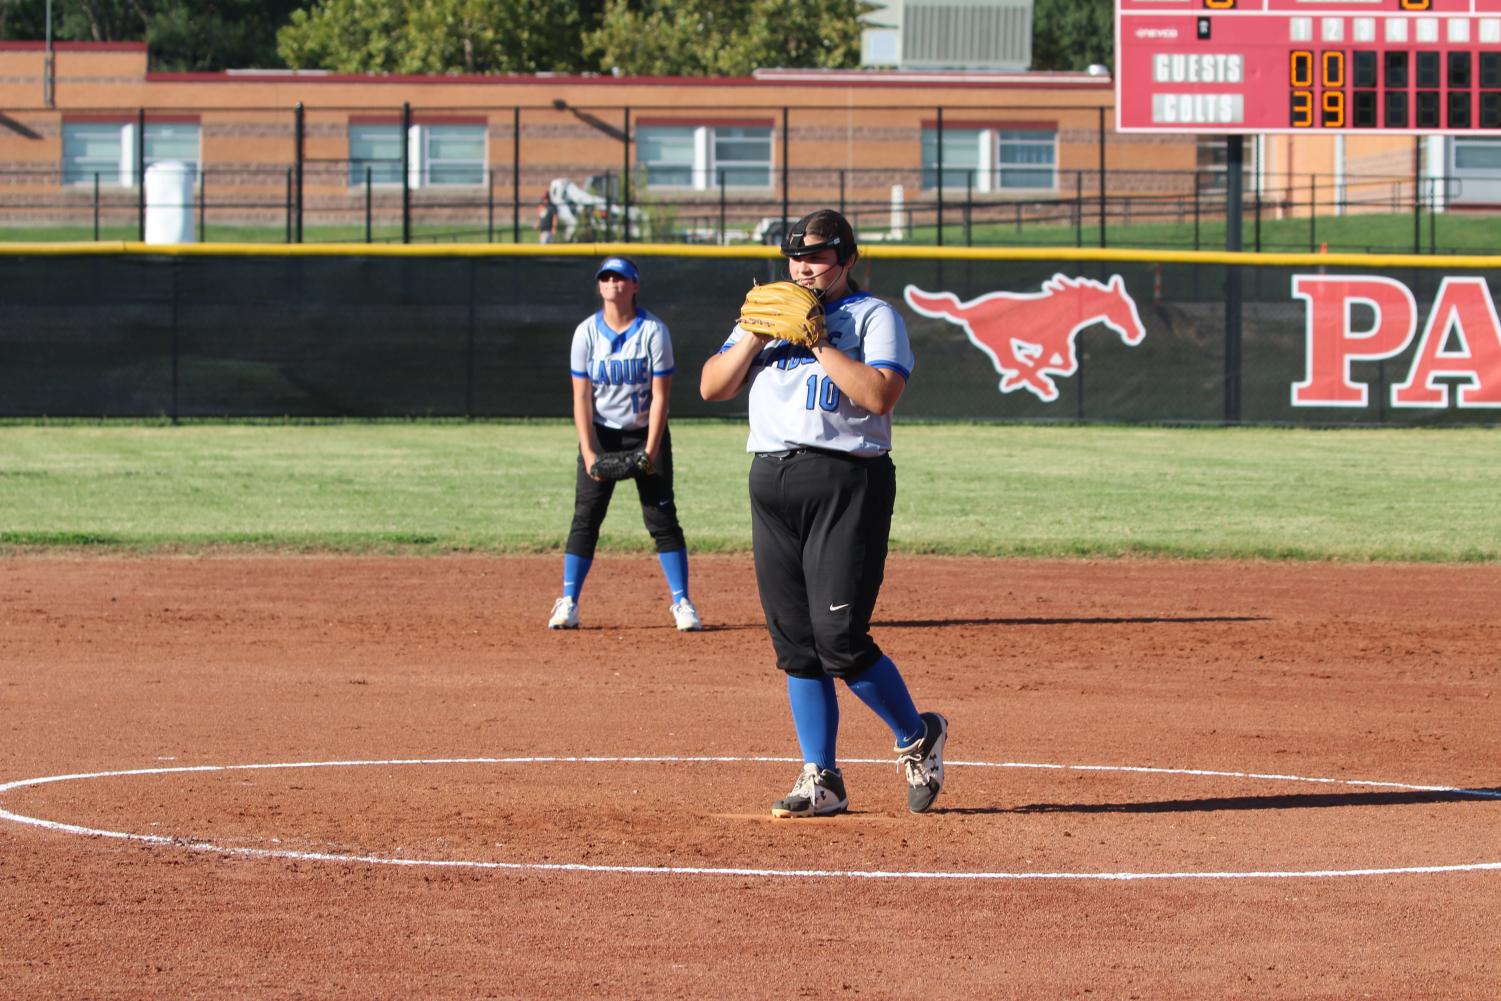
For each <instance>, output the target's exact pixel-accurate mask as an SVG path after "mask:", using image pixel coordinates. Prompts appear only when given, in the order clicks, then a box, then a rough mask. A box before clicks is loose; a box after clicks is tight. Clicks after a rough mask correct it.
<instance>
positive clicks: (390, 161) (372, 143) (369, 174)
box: [349, 122, 401, 187]
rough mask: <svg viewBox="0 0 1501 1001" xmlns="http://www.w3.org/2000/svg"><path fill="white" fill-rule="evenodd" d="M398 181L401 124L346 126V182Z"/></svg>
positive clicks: (359, 184)
mask: <svg viewBox="0 0 1501 1001" xmlns="http://www.w3.org/2000/svg"><path fill="white" fill-rule="evenodd" d="M367 179H368V180H369V182H370V183H371V184H397V185H399V184H400V183H401V124H400V123H399V122H398V123H396V124H393V125H385V124H380V125H368V124H367V125H357V124H351V125H350V126H349V185H350V187H360V186H362V185H364V183H365V182H366V180H367Z"/></svg>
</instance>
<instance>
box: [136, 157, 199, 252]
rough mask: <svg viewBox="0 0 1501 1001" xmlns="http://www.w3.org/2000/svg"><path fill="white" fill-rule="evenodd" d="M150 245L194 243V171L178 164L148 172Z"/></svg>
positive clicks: (161, 165)
mask: <svg viewBox="0 0 1501 1001" xmlns="http://www.w3.org/2000/svg"><path fill="white" fill-rule="evenodd" d="M146 242H147V243H192V242H194V233H193V169H192V168H191V167H189V166H188V165H187V164H185V163H182V162H180V161H178V160H162V161H161V162H159V163H153V164H152V165H151V166H149V167H147V168H146Z"/></svg>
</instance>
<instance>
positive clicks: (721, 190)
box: [719, 167, 729, 247]
mask: <svg viewBox="0 0 1501 1001" xmlns="http://www.w3.org/2000/svg"><path fill="white" fill-rule="evenodd" d="M724 195H725V192H724V168H722V167H721V168H720V169H719V245H720V246H721V247H723V246H724V245H725V244H726V243H728V242H729V238H728V237H726V236H725V218H724V213H725V203H724Z"/></svg>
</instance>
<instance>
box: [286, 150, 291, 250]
mask: <svg viewBox="0 0 1501 1001" xmlns="http://www.w3.org/2000/svg"><path fill="white" fill-rule="evenodd" d="M286 242H287V243H291V242H292V168H291V167H288V168H287V239H286Z"/></svg>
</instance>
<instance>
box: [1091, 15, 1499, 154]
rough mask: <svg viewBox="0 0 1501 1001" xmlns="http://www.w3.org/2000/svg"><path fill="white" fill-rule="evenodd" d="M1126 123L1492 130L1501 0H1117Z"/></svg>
mask: <svg viewBox="0 0 1501 1001" xmlns="http://www.w3.org/2000/svg"><path fill="white" fill-rule="evenodd" d="M1115 65H1116V70H1115V109H1116V110H1115V115H1116V128H1117V129H1118V130H1119V131H1122V132H1205V133H1214V134H1219V135H1224V134H1229V133H1266V132H1293V133H1296V132H1326V133H1331V134H1333V133H1340V132H1346V133H1348V132H1360V131H1368V132H1394V133H1410V134H1419V133H1421V134H1433V133H1448V134H1454V135H1487V134H1495V135H1501V0H1115Z"/></svg>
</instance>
